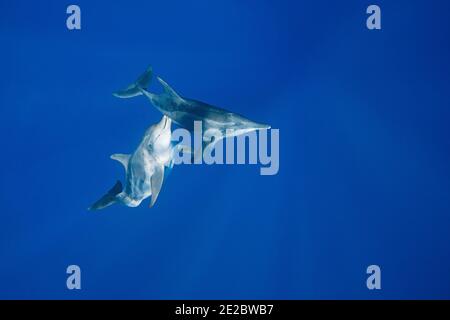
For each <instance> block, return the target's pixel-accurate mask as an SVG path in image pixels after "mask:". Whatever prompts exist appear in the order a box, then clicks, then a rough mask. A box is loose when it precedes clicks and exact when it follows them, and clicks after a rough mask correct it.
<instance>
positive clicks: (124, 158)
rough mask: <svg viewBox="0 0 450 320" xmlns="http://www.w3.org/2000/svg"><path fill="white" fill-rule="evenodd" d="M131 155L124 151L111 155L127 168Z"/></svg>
mask: <svg viewBox="0 0 450 320" xmlns="http://www.w3.org/2000/svg"><path fill="white" fill-rule="evenodd" d="M130 157H131V155H129V154H123V153H115V154H113V155H111V159H113V160H117V161H119V162H120V163H121V164H122V165H123V166H124V167H125V170H127V168H128V161H129V160H130Z"/></svg>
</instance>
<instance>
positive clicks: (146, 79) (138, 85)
mask: <svg viewBox="0 0 450 320" xmlns="http://www.w3.org/2000/svg"><path fill="white" fill-rule="evenodd" d="M152 74H153V71H152V67H149V68H148V69H147V70H145V72H144V73H143V74H141V75H140V76H139V78H137V80H136V82H133V83H132V84H130V85H129V86H128V87H127V88H125V89H123V90H119V91H116V92H114V93H113V96H115V97H118V98H132V97H136V96H140V95H141V94H142V91H143V90H146V89H147V87H148V86H149V84H150V81H151V80H152Z"/></svg>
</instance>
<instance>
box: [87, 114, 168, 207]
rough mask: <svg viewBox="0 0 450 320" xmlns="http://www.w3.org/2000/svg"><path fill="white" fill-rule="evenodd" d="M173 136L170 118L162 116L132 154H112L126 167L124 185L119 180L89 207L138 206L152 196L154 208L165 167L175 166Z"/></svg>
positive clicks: (113, 157) (148, 130)
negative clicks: (118, 204)
mask: <svg viewBox="0 0 450 320" xmlns="http://www.w3.org/2000/svg"><path fill="white" fill-rule="evenodd" d="M170 138H171V120H170V118H168V117H166V116H163V118H162V119H161V121H160V122H159V123H157V124H154V125H152V126H151V127H150V128H148V129H147V131H146V132H145V135H144V137H143V138H142V141H141V143H140V144H139V146H138V147H137V149H136V150H135V151H134V153H133V154H113V155H112V156H111V159H113V160H117V161H119V162H120V163H121V164H122V165H123V166H124V168H125V170H126V179H125V188H123V189H122V183H121V182H120V181H118V182H117V183H116V184H115V185H114V187H113V188H112V189H111V190H109V191H108V192H107V193H106V194H105V195H104V196H103V197H102V198H100V199H99V200H98V201H97V202H95V203H94V204H93V205H92V206H91V207H90V208H89V209H90V210H98V209H103V208H105V207H107V206H110V205H112V204H114V203H117V202H119V203H122V204H124V205H126V206H129V207H137V206H138V205H140V204H141V202H142V201H143V200H144V199H146V198H148V197H150V196H151V197H152V198H151V202H150V207H152V206H153V205H154V204H155V202H156V199H157V198H158V195H159V192H160V190H161V187H162V183H163V179H164V167H170V166H171V165H172V158H173V152H174V149H175V148H173V147H172V145H171V141H170Z"/></svg>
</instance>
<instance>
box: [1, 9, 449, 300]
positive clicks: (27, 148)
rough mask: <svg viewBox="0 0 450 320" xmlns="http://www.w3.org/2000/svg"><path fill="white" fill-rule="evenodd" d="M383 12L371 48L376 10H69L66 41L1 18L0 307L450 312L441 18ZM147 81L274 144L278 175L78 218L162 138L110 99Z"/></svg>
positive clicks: (238, 177)
mask: <svg viewBox="0 0 450 320" xmlns="http://www.w3.org/2000/svg"><path fill="white" fill-rule="evenodd" d="M376 3H377V4H378V5H380V7H381V9H382V30H380V31H369V30H368V29H367V28H366V27H365V20H366V17H367V15H366V13H365V11H366V8H367V6H368V5H369V4H371V3H369V2H367V1H356V0H351V1H324V0H316V1H281V0H280V1H262V0H258V1H256V0H255V1H240V0H239V1H238V0H229V1H206V0H204V1H199V0H198V1H175V0H174V1H131V0H128V1H87V0H77V1H76V4H77V5H79V6H80V7H81V15H82V29H81V30H78V31H69V30H67V28H66V21H65V20H66V17H67V14H66V7H67V6H68V5H69V3H68V2H67V3H66V2H64V1H62V2H61V1H39V2H30V1H24V0H16V1H2V2H1V3H0V16H1V19H0V36H1V37H0V39H1V51H0V58H1V59H0V67H1V68H0V70H1V76H0V88H1V89H0V90H1V92H0V93H1V94H0V137H1V138H0V141H1V160H0V164H1V165H0V176H1V185H0V217H1V220H0V298H58V299H77V298H85V299H92V298H139V299H141V298H144V299H147V298H148V299H171V298H177V299H183V298H189V299H196V298H208V299H216V298H235V299H240V298H253V299H259V298H264V299H266V298H276V299H304V298H308V299H309V298H332V299H345V298H357V299H361V298H363V299H366V298H367V299H379V298H388V299H391V298H402V299H406V298H450V250H449V246H450V232H449V231H450V197H449V195H450V170H449V168H450V167H449V163H450V142H449V141H450V140H449V137H450V126H449V119H450V108H449V106H450V90H449V89H450V61H449V56H450V44H449V39H450V21H449V20H448V15H449V12H450V3H449V2H448V1H444V0H442V1H437V0H436V1H432V2H430V1H425V0H420V1H419V0H417V1H411V0H409V1H406V0H398V1H382V0H378V1H376ZM149 65H152V66H153V68H154V71H155V73H156V74H157V75H160V76H161V77H162V78H163V79H165V80H166V81H167V82H168V83H169V84H170V85H171V86H172V87H173V88H174V89H175V90H177V91H178V92H179V93H180V94H181V95H183V96H186V97H190V98H195V99H199V100H202V101H205V102H208V103H211V104H215V105H218V106H221V107H225V108H228V109H230V110H232V111H235V112H238V113H240V114H243V115H245V116H246V117H248V118H250V119H252V120H255V121H258V122H263V123H269V124H271V125H272V127H273V128H279V129H280V171H279V173H278V175H275V176H260V175H259V167H258V166H256V165H241V166H220V165H216V166H207V165H202V166H177V167H175V168H174V170H173V171H172V173H171V175H170V176H169V178H168V179H167V180H166V181H165V183H164V186H163V190H162V191H161V194H160V196H159V198H158V201H157V203H156V205H155V207H153V208H151V209H149V208H148V203H147V202H148V201H147V202H146V203H145V204H143V205H142V206H140V207H138V208H127V207H124V206H119V205H117V206H112V207H110V208H107V209H105V210H103V211H99V212H89V211H87V210H86V208H87V207H88V206H89V205H91V204H92V202H94V201H95V200H97V199H98V198H99V197H100V196H101V195H102V194H103V193H104V192H105V191H106V190H107V189H109V188H110V187H111V186H112V185H113V183H114V182H115V181H116V179H122V180H123V175H124V172H123V169H122V167H121V166H120V164H118V163H116V162H114V161H112V160H110V159H109V155H110V154H113V153H129V152H131V151H133V149H134V148H135V147H136V145H137V144H138V143H139V139H140V138H141V136H142V134H143V132H144V131H145V129H146V128H147V127H148V126H149V125H150V124H152V123H154V122H156V121H158V120H159V119H160V116H161V115H160V114H159V113H158V112H157V111H156V109H155V108H153V107H152V106H151V105H150V103H149V102H148V101H147V100H146V99H145V98H143V97H137V98H134V99H128V100H121V99H117V98H115V97H113V96H112V95H111V93H112V92H113V91H114V90H117V89H120V88H122V87H123V86H124V85H126V84H128V83H129V82H131V81H132V80H133V79H134V78H135V77H136V76H137V75H138V74H139V73H140V72H142V71H143V70H144V69H145V68H146V67H147V66H149ZM152 90H154V91H158V90H160V89H159V87H158V86H157V85H156V84H155V83H153V84H152ZM71 264H76V265H79V266H80V268H81V270H82V273H81V274H82V277H81V279H82V280H81V283H82V284H81V285H82V289H81V290H67V288H66V278H67V276H68V275H67V274H66V268H67V266H68V265H71ZM371 264H377V265H379V266H380V267H381V271H382V277H381V285H382V289H381V290H373V291H370V290H368V289H367V287H366V278H367V274H366V268H367V266H369V265H371Z"/></svg>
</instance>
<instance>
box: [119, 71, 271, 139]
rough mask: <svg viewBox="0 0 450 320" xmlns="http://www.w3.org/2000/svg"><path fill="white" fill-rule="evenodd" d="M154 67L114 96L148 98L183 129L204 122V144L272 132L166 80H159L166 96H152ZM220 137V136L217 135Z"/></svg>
mask: <svg viewBox="0 0 450 320" xmlns="http://www.w3.org/2000/svg"><path fill="white" fill-rule="evenodd" d="M152 73H153V72H152V68H151V67H149V68H148V69H147V70H146V71H145V72H144V73H143V74H142V75H141V76H139V77H138V79H137V80H136V81H135V82H134V83H132V84H131V85H129V86H128V87H126V88H125V89H123V90H119V91H116V92H114V93H113V95H114V96H116V97H118V98H131V97H136V96H140V95H145V96H146V97H147V98H148V99H149V100H150V101H151V103H152V104H153V105H154V106H155V107H156V109H158V110H159V111H160V112H161V113H162V114H164V115H166V116H167V117H169V118H170V119H172V121H173V122H175V123H176V124H178V125H179V126H181V127H183V128H185V129H187V130H190V131H193V129H194V121H201V122H202V126H203V130H205V135H204V137H203V140H204V142H205V141H210V142H208V144H209V143H215V142H217V141H219V140H220V139H221V138H222V139H223V138H226V137H233V136H238V135H241V134H245V133H248V132H252V131H256V130H260V129H269V128H270V126H269V125H266V124H262V123H258V122H254V121H251V120H249V119H247V118H245V117H243V116H241V115H239V114H237V113H233V112H230V111H228V110H225V109H222V108H219V107H215V106H212V105H210V104H207V103H204V102H201V101H198V100H193V99H189V98H185V97H182V96H181V95H179V94H178V93H177V92H175V90H174V89H172V88H171V87H170V86H169V85H168V84H167V83H166V82H165V81H164V80H162V79H161V78H160V77H157V80H158V81H159V83H160V84H161V85H162V87H163V89H164V92H163V93H162V94H155V93H151V92H149V91H148V90H147V88H148V86H149V84H150V81H151V79H152ZM210 130H215V131H219V132H220V135H219V136H220V138H219V139H214V140H212V138H211V137H208V136H209V135H210V134H211V132H212V131H210ZM208 132H209V134H208ZM214 137H215V138H216V137H217V135H214Z"/></svg>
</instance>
